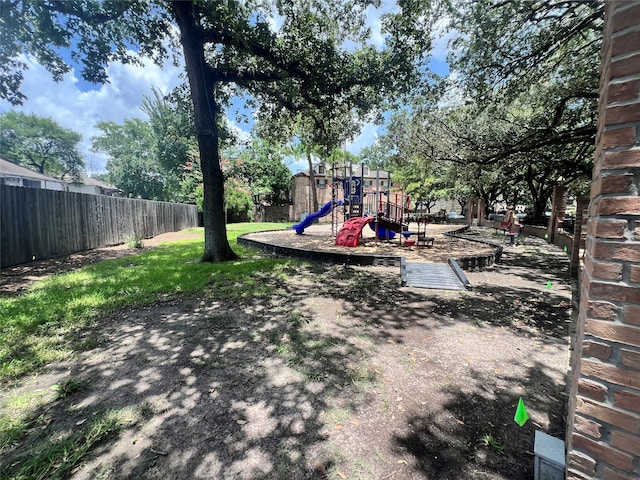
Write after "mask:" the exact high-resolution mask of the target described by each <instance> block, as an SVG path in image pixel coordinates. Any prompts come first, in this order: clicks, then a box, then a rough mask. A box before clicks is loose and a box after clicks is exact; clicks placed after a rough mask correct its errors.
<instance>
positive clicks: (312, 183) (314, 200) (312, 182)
mask: <svg viewBox="0 0 640 480" xmlns="http://www.w3.org/2000/svg"><path fill="white" fill-rule="evenodd" d="M306 153H307V161H308V162H309V193H311V212H309V213H312V212H317V211H318V210H319V209H320V207H319V206H318V190H316V176H315V174H314V172H313V160H312V158H311V150H310V147H309V144H308V143H307V145H306Z"/></svg>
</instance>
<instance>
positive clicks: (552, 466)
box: [533, 430, 565, 480]
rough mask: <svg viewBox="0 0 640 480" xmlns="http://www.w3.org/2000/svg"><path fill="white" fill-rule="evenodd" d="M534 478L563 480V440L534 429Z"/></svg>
mask: <svg viewBox="0 0 640 480" xmlns="http://www.w3.org/2000/svg"><path fill="white" fill-rule="evenodd" d="M534 453H535V455H536V456H535V459H534V477H533V478H534V479H535V480H564V461H565V452H564V442H563V441H562V440H559V439H557V438H555V437H552V436H551V435H547V434H546V433H544V432H540V431H538V430H536V436H535V444H534Z"/></svg>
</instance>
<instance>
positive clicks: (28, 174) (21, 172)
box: [0, 158, 64, 183]
mask: <svg viewBox="0 0 640 480" xmlns="http://www.w3.org/2000/svg"><path fill="white" fill-rule="evenodd" d="M0 177H21V178H28V179H30V180H43V181H48V182H58V183H64V182H63V181H62V180H60V179H59V178H54V177H49V176H47V175H43V174H41V173H39V172H34V171H33V170H29V169H28V168H25V167H22V166H20V165H16V164H15V163H12V162H10V161H8V160H5V159H3V158H0Z"/></svg>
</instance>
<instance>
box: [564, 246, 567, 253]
mask: <svg viewBox="0 0 640 480" xmlns="http://www.w3.org/2000/svg"><path fill="white" fill-rule="evenodd" d="M564 253H567V246H566V245H565V246H564Z"/></svg>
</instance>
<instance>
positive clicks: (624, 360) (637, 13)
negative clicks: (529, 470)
mask: <svg viewBox="0 0 640 480" xmlns="http://www.w3.org/2000/svg"><path fill="white" fill-rule="evenodd" d="M604 39H605V44H604V46H603V58H602V72H601V80H600V111H599V116H598V118H599V125H598V135H597V140H596V142H597V143H596V153H595V164H594V169H593V185H592V190H591V203H590V206H589V217H590V218H589V221H588V227H587V240H586V251H585V262H584V271H583V275H582V282H581V301H580V313H579V321H578V327H577V337H576V349H575V351H574V356H573V358H572V372H573V378H572V382H571V397H570V403H569V418H568V432H567V433H568V434H567V467H568V470H567V478H569V479H585V478H596V479H607V480H614V479H615V480H630V479H638V478H640V196H639V195H638V191H639V190H640V141H639V139H640V1H638V0H634V1H625V2H622V1H619V2H608V3H607V7H606V24H605V32H604Z"/></svg>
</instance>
